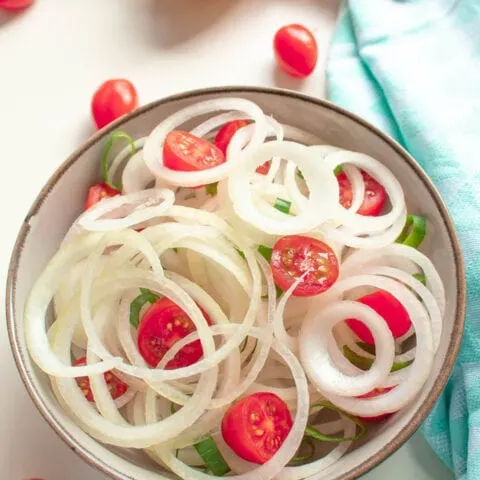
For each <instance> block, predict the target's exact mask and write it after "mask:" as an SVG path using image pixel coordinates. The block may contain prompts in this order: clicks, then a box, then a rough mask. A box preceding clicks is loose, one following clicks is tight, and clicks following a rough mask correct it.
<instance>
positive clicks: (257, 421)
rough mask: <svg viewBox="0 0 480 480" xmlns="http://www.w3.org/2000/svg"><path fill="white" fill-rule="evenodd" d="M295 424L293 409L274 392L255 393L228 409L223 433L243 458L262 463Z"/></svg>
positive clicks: (279, 444) (224, 437)
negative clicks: (291, 411) (290, 409)
mask: <svg viewBox="0 0 480 480" xmlns="http://www.w3.org/2000/svg"><path fill="white" fill-rule="evenodd" d="M292 424H293V422H292V416H291V415H290V411H289V410H288V407H287V405H286V403H285V402H284V401H283V400H282V399H281V398H279V397H277V395H275V394H273V393H267V392H261V393H254V394H252V395H250V396H248V397H245V398H243V399H242V400H240V401H238V402H236V403H234V404H233V405H232V406H231V407H230V408H229V409H228V411H227V413H226V414H225V416H224V417H223V421H222V435H223V439H224V440H225V442H226V444H227V445H228V446H229V447H230V448H231V449H232V450H233V451H234V452H235V453H236V454H237V455H238V456H239V457H240V458H243V459H244V460H247V461H248V462H253V463H260V464H263V463H265V462H266V461H268V460H269V459H270V458H272V457H273V455H274V454H275V453H276V451H277V450H278V449H279V448H280V447H281V446H282V443H283V442H284V440H285V438H286V437H287V435H288V434H289V432H290V430H291V428H292Z"/></svg>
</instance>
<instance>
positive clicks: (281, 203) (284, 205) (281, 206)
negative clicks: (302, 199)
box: [274, 197, 292, 215]
mask: <svg viewBox="0 0 480 480" xmlns="http://www.w3.org/2000/svg"><path fill="white" fill-rule="evenodd" d="M291 206H292V202H289V201H288V200H284V199H283V198H279V197H277V199H276V200H275V205H274V207H275V208H276V209H277V210H278V211H279V212H282V213H286V214H287V215H289V214H290V207H291Z"/></svg>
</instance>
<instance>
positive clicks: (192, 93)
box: [5, 86, 466, 480]
mask: <svg viewBox="0 0 480 480" xmlns="http://www.w3.org/2000/svg"><path fill="white" fill-rule="evenodd" d="M221 93H235V94H238V95H242V94H248V93H263V94H269V95H272V94H273V95H278V96H280V97H282V96H284V97H290V98H295V99H298V100H302V101H306V102H309V103H312V104H314V105H318V106H320V107H322V108H326V109H329V110H331V111H333V112H335V113H337V114H339V115H342V116H344V117H348V118H350V119H351V120H353V121H355V122H356V123H359V124H361V125H362V126H363V127H365V128H367V129H368V130H370V131H371V132H372V133H374V134H375V135H377V136H378V137H380V138H381V139H382V140H383V141H385V142H386V143H388V144H389V145H390V147H391V148H392V149H394V150H395V151H396V153H398V155H399V156H400V157H402V158H403V160H404V161H405V162H406V163H407V164H408V165H409V166H410V167H411V168H412V169H413V170H414V171H415V173H416V175H417V176H418V177H419V178H420V179H421V180H422V182H423V184H424V185H425V188H426V189H427V190H428V192H429V194H430V195H431V197H432V199H433V200H434V202H435V204H436V207H437V208H438V211H439V213H440V215H441V217H442V219H443V221H444V224H445V227H446V229H447V231H448V235H449V240H450V244H451V247H452V250H453V256H454V262H455V267H456V272H457V279H456V281H457V285H458V291H457V309H456V315H455V319H454V324H455V328H454V329H453V331H452V336H451V339H450V343H449V346H448V350H447V352H446V354H445V358H444V361H443V364H442V366H441V369H440V373H439V375H438V378H437V381H436V382H435V384H434V386H433V387H432V389H431V390H430V392H429V395H428V396H427V398H426V399H425V401H424V403H423V404H422V405H421V407H420V408H419V409H418V410H417V411H416V413H415V414H414V416H413V418H412V420H411V422H410V423H409V424H408V425H406V426H405V427H404V428H403V429H402V430H401V431H400V432H399V434H398V435H397V436H396V437H395V438H394V439H393V440H392V441H390V442H389V443H388V444H387V445H385V446H383V447H382V449H381V450H380V451H378V452H377V453H376V454H375V455H373V456H371V457H370V458H368V459H366V460H365V461H364V462H362V463H361V464H360V465H358V466H357V467H356V468H354V469H352V470H350V471H349V472H347V473H346V474H343V475H341V476H340V477H337V478H336V479H335V480H353V479H355V478H358V477H359V476H361V475H364V474H365V473H367V472H368V471H369V470H371V469H372V468H374V467H375V466H377V465H378V464H380V463H381V462H382V461H384V460H385V459H386V458H388V457H389V456H390V455H391V454H392V453H394V452H395V451H396V450H397V449H398V448H400V447H401V446H402V445H403V444H404V443H405V442H406V441H407V440H408V439H409V438H410V436H411V435H413V433H415V431H416V430H417V429H418V428H419V427H420V425H421V423H422V422H423V420H424V419H425V418H426V417H427V415H428V413H429V412H430V411H431V410H432V409H433V407H434V405H435V403H436V401H437V400H438V398H439V396H440V394H441V392H442V390H443V388H444V387H445V385H446V383H447V381H448V378H449V376H450V374H451V372H452V370H453V367H454V363H455V360H456V358H457V355H458V352H459V350H460V345H461V340H462V335H463V329H464V323H465V311H466V281H465V268H464V263H463V255H462V250H461V247H460V242H459V239H458V236H457V233H456V230H455V226H454V223H453V220H452V218H451V217H450V214H449V213H448V210H447V207H446V206H445V204H444V202H443V200H442V198H441V196H440V193H439V192H438V190H437V188H436V187H435V185H434V184H433V183H432V181H431V180H430V178H429V177H428V176H427V174H426V173H425V171H424V170H423V169H422V167H421V166H420V165H419V164H418V163H417V161H416V160H415V159H414V158H413V157H412V156H411V155H410V154H409V153H408V152H407V151H406V150H405V149H404V148H403V147H402V146H401V145H400V144H399V143H397V142H396V141H395V140H393V139H392V138H391V137H389V136H388V135H386V134H385V133H383V132H382V131H381V130H379V129H378V128H377V127H375V126H373V125H372V124H370V123H369V122H367V121H366V120H364V119H363V118H361V117H359V116H358V115H356V114H354V113H352V112H350V111H348V110H346V109H344V108H342V107H340V106H338V105H336V104H334V103H332V102H329V101H328V100H324V99H320V98H316V97H312V96H310V95H307V94H303V93H299V92H295V91H292V90H286V89H280V88H273V87H256V86H224V87H212V88H202V89H196V90H189V91H186V92H182V93H178V94H175V95H170V96H167V97H164V98H162V99H160V100H157V101H154V102H152V103H149V104H147V105H144V106H142V107H140V108H138V109H137V110H135V111H134V112H132V113H130V114H128V115H125V116H123V117H121V118H119V119H118V120H116V121H114V122H112V123H111V124H109V125H107V126H106V127H104V128H103V129H101V130H99V131H98V132H96V133H95V134H94V135H93V136H92V137H90V138H89V139H88V140H87V141H85V142H84V143H83V144H82V145H81V146H80V147H79V148H77V150H76V151H75V152H73V153H72V154H71V155H70V156H69V157H68V158H67V159H66V160H65V161H64V162H63V163H62V164H61V165H60V166H59V167H58V168H57V170H56V171H55V172H54V173H53V175H52V176H51V177H50V178H49V180H48V181H47V183H46V184H45V186H44V187H43V188H42V190H41V191H40V193H39V194H38V195H37V197H36V199H35V201H34V203H33V204H32V206H31V207H30V209H29V211H28V213H27V215H26V217H25V219H24V221H23V223H22V226H21V227H20V231H19V233H18V235H17V239H16V242H15V246H14V248H13V251H12V255H11V258H10V264H9V269H8V277H7V287H6V296H5V308H6V319H7V330H8V335H9V340H10V346H11V348H12V352H13V356H14V359H15V363H16V365H17V369H18V371H19V373H20V376H21V378H22V381H23V383H24V385H25V388H26V389H27V391H28V393H29V395H30V397H31V399H32V400H33V403H34V404H35V406H36V407H37V409H38V410H39V412H40V413H41V415H42V416H43V417H44V419H45V420H46V421H47V423H48V424H49V425H50V426H51V427H52V428H53V430H54V431H55V432H56V433H57V434H58V435H59V437H60V438H61V439H62V440H63V441H64V442H65V443H66V444H67V445H68V446H69V447H70V448H71V450H73V451H74V452H75V453H77V454H78V455H79V456H80V457H81V458H83V459H84V460H85V461H86V462H87V463H88V464H90V465H91V466H93V467H95V468H97V469H98V470H100V471H101V472H103V473H104V474H106V475H109V476H111V477H112V478H114V479H116V480H125V479H126V477H125V475H124V474H123V473H122V472H120V471H118V470H117V469H116V468H115V467H113V466H112V465H108V464H106V463H105V462H104V461H103V460H100V459H99V458H97V457H96V456H95V455H94V454H93V453H92V452H90V451H89V450H88V449H86V448H85V447H83V446H82V445H81V444H80V443H79V442H78V441H77V440H76V439H75V438H73V437H72V436H71V435H70V433H69V432H67V431H66V429H65V428H64V427H63V425H62V424H61V423H60V422H59V421H58V419H57V418H56V415H55V412H53V411H51V410H50V409H49V408H48V407H47V405H46V404H45V402H44V401H43V399H42V397H41V396H40V395H39V393H38V391H37V390H36V389H35V388H34V382H33V380H32V377H33V375H34V373H33V372H32V371H31V370H30V369H29V368H28V367H27V365H26V363H25V361H24V359H25V357H26V356H27V355H28V352H27V351H26V348H25V347H24V346H22V344H23V345H24V343H25V342H24V341H23V342H22V340H21V339H20V338H19V334H18V331H17V329H16V325H15V305H14V298H15V288H16V279H17V274H18V265H19V262H20V257H21V254H22V250H23V245H24V244H25V241H26V239H27V236H28V234H29V231H30V223H29V220H30V218H32V217H33V216H35V215H36V214H37V212H38V211H39V209H40V207H41V206H42V203H43V202H44V200H45V198H46V197H47V195H48V193H49V192H50V190H52V189H53V188H54V186H55V185H56V184H57V182H59V181H60V180H61V178H62V176H63V175H64V173H65V172H66V171H67V170H68V169H69V168H70V167H71V166H72V165H73V164H74V163H75V162H76V161H77V160H78V159H79V158H80V157H81V156H82V155H83V154H84V153H85V152H86V151H87V150H88V149H90V148H91V147H92V146H93V145H95V144H96V143H97V142H99V141H101V140H102V139H103V138H104V137H105V136H107V135H108V134H110V133H111V132H112V131H114V130H116V129H117V128H118V127H120V126H121V125H123V124H124V123H126V122H128V121H130V120H132V119H133V118H136V117H140V116H141V115H143V114H144V113H146V112H149V111H150V110H153V109H155V108H157V107H158V106H160V105H163V104H167V103H169V102H172V101H178V100H184V99H188V98H192V97H197V98H199V99H201V97H202V96H206V95H212V94H221Z"/></svg>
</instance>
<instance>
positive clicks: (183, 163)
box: [163, 130, 225, 172]
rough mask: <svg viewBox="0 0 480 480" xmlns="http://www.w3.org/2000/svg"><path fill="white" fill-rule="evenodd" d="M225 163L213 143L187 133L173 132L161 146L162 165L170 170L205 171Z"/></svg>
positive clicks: (218, 149) (223, 157) (223, 156)
mask: <svg viewBox="0 0 480 480" xmlns="http://www.w3.org/2000/svg"><path fill="white" fill-rule="evenodd" d="M224 162H225V155H224V154H223V152H222V151H221V150H220V148H218V147H217V146H216V145H214V144H213V143H210V142H208V141H207V140H204V139H203V138H200V137H196V136H195V135H192V134H191V133H188V132H183V131H181V130H173V131H172V132H170V133H169V134H168V135H167V138H166V139H165V143H164V145H163V163H164V165H165V166H166V167H168V168H171V169H172V170H181V171H184V172H192V171H197V170H207V169H208V168H213V167H216V166H217V165H220V164H222V163H224Z"/></svg>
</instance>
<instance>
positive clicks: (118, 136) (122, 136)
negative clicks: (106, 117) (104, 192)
mask: <svg viewBox="0 0 480 480" xmlns="http://www.w3.org/2000/svg"><path fill="white" fill-rule="evenodd" d="M116 140H126V141H127V142H128V143H129V144H130V147H131V148H132V155H133V154H134V153H135V152H136V151H137V149H136V147H135V141H134V140H133V138H132V137H131V136H130V135H128V133H125V132H113V133H112V134H111V135H110V137H108V140H107V143H106V144H105V148H104V149H103V156H102V172H103V178H104V179H105V183H106V184H107V185H108V186H109V187H111V188H115V189H116V190H121V189H122V184H121V183H119V184H117V185H116V184H114V183H113V181H112V180H111V179H110V172H109V169H108V154H109V153H110V150H111V149H112V146H113V144H114V143H115V141H116Z"/></svg>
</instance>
